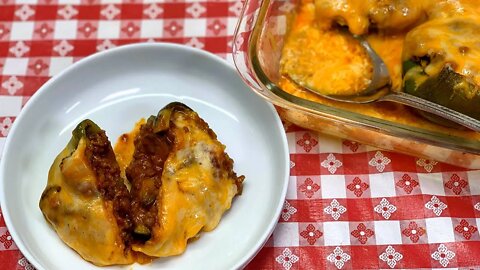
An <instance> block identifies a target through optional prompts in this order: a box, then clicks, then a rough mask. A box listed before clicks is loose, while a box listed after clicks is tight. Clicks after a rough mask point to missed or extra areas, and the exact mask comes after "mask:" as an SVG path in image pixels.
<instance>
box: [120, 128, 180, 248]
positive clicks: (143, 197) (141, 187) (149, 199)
mask: <svg viewBox="0 0 480 270" xmlns="http://www.w3.org/2000/svg"><path fill="white" fill-rule="evenodd" d="M172 142H173V139H172V136H171V135H170V133H169V132H168V131H165V132H159V133H154V132H153V121H148V122H147V123H146V124H144V125H143V126H142V127H141V128H140V132H139V134H138V135H137V137H136V138H135V142H134V144H135V152H134V154H133V159H132V162H131V163H130V164H129V165H128V167H127V169H126V171H125V173H126V176H127V179H128V180H129V181H130V183H131V185H132V186H131V189H130V196H131V201H130V213H131V217H132V222H133V237H134V238H135V239H136V240H138V241H146V240H148V239H150V237H151V233H152V228H153V226H154V225H155V222H156V221H157V211H158V210H157V209H158V208H159V205H158V204H159V203H160V202H159V201H160V200H159V199H158V197H157V196H160V193H159V189H160V187H161V185H162V180H161V179H162V172H163V166H164V163H165V161H166V159H167V157H168V154H169V153H170V151H171V148H172V144H173V143H172Z"/></svg>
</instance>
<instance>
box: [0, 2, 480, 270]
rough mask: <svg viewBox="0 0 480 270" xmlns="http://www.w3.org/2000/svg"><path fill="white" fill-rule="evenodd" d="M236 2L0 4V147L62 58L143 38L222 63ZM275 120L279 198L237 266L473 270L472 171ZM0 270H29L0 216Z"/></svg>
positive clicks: (479, 181)
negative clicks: (281, 167)
mask: <svg viewBox="0 0 480 270" xmlns="http://www.w3.org/2000/svg"><path fill="white" fill-rule="evenodd" d="M241 8H242V2H241V1H240V0H232V1H228V0H227V1H217V0H207V1H191V0H186V1H183V0H179V1H169V0H144V1H139V0H132V1H121V0H0V153H1V151H2V149H3V145H4V143H5V138H6V136H7V135H8V131H9V128H10V126H11V125H12V123H13V122H14V121H15V117H16V116H17V115H18V113H19V112H20V110H21V108H22V106H23V105H24V104H25V103H26V102H27V100H28V98H29V97H30V96H31V95H32V94H33V93H34V92H35V91H36V90H37V89H38V88H39V87H40V86H41V85H42V84H43V83H45V82H46V81H47V80H48V79H49V78H50V77H51V76H53V75H55V74H57V73H58V72H59V71H61V70H62V69H64V68H65V67H67V66H69V65H71V64H72V63H73V62H75V61H77V60H78V59H80V58H82V57H85V56H87V55H90V54H92V53H94V52H97V51H101V50H106V49H108V48H112V47H115V46H119V45H122V44H127V43H134V42H155V41H166V42H176V43H183V44H188V45H190V46H194V47H198V48H202V49H205V50H207V51H210V52H213V53H215V54H218V55H220V56H222V57H224V58H226V59H227V60H228V61H231V54H230V52H231V49H232V48H231V45H232V42H231V40H232V34H233V31H234V27H235V23H236V20H237V17H238V16H239V13H240V11H241ZM285 126H286V130H287V137H288V142H289V148H290V152H291V155H290V157H291V161H290V166H291V177H290V183H289V188H288V193H287V200H286V202H285V204H284V210H283V212H282V215H281V218H280V220H279V223H278V226H277V228H276V230H275V232H274V233H273V236H272V237H271V238H270V239H269V241H268V242H267V244H266V246H265V247H264V248H263V249H262V250H261V251H260V252H259V253H258V255H257V256H256V257H255V259H254V260H253V261H252V262H251V263H250V264H249V265H248V266H247V269H287V270H289V269H323V268H330V269H352V268H353V269H367V268H370V269H372V268H374V269H377V268H387V269H390V268H446V267H447V268H480V234H479V230H478V227H479V226H480V171H472V170H466V169H462V168H460V167H454V166H451V165H446V164H442V163H437V162H435V161H432V160H424V159H418V158H415V157H410V156H406V155H402V154H398V153H392V152H387V151H381V150H378V149H376V148H373V147H369V146H365V145H360V144H358V143H355V142H351V141H347V140H340V139H336V138H331V137H327V136H324V135H321V134H317V133H315V132H312V131H306V130H303V129H300V128H298V127H295V126H291V125H288V124H286V125H285ZM459 165H461V164H459ZM0 269H6V270H10V269H33V267H32V266H31V265H30V264H29V262H28V261H27V260H26V259H25V258H24V257H23V256H22V254H21V253H20V252H19V251H18V250H17V247H16V245H15V243H14V242H13V241H12V239H11V236H10V235H9V232H8V229H7V228H6V227H5V223H4V221H3V218H2V217H1V212H0Z"/></svg>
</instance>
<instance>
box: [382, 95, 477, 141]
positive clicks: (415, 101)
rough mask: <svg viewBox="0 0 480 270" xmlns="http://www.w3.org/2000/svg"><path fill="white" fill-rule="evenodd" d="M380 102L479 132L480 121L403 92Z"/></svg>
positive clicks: (385, 97)
mask: <svg viewBox="0 0 480 270" xmlns="http://www.w3.org/2000/svg"><path fill="white" fill-rule="evenodd" d="M380 100H381V101H393V102H398V103H402V104H404V105H407V106H410V107H413V108H416V109H419V110H422V111H425V112H428V113H431V114H435V115H438V116H440V117H443V118H445V119H448V120H450V121H452V122H455V123H457V124H460V125H462V126H464V127H467V128H469V129H471V130H474V131H477V132H480V121H479V120H477V119H475V118H472V117H470V116H467V115H465V114H462V113H459V112H457V111H454V110H452V109H450V108H447V107H445V106H442V105H439V104H436V103H433V102H430V101H428V100H426V99H423V98H419V97H416V96H413V95H409V94H406V93H403V92H395V93H392V94H388V95H385V96H383V97H382V98H380Z"/></svg>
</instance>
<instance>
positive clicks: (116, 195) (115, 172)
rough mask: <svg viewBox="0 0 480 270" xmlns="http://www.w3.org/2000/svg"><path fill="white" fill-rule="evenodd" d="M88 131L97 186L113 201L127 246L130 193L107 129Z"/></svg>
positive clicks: (88, 150)
mask: <svg viewBox="0 0 480 270" xmlns="http://www.w3.org/2000/svg"><path fill="white" fill-rule="evenodd" d="M86 133H87V139H88V143H87V148H86V150H85V153H86V156H87V158H88V160H89V161H90V165H91V167H92V169H93V170H94V172H95V175H96V177H97V188H98V190H99V191H100V193H101V194H102V195H103V198H104V199H105V200H108V201H111V202H112V203H113V213H114V216H115V219H116V221H117V225H118V227H119V228H120V231H121V237H122V239H123V240H124V242H125V245H126V246H129V243H130V242H131V240H132V239H131V231H132V221H131V218H130V212H129V208H130V195H129V193H128V190H127V187H126V186H125V185H124V183H123V179H122V178H121V177H120V167H119V166H118V163H117V161H116V159H115V154H114V152H113V149H112V147H111V145H110V142H109V141H108V138H107V136H106V134H105V131H103V130H102V131H100V132H98V133H91V132H88V127H87V130H86Z"/></svg>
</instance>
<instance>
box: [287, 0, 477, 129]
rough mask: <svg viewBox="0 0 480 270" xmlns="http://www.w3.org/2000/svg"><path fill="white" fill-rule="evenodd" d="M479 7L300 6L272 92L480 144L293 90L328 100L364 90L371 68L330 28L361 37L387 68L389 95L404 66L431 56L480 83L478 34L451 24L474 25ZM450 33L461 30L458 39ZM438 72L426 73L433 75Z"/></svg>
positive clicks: (390, 0)
mask: <svg viewBox="0 0 480 270" xmlns="http://www.w3.org/2000/svg"><path fill="white" fill-rule="evenodd" d="M477 6H478V7H477ZM477 6H475V1H471V0H441V1H434V0H426V1H413V0H412V1H410V0H382V1H378V0H367V1H354V0H333V1H331V0H303V1H301V2H300V4H299V6H298V7H297V9H296V10H295V11H294V14H293V16H291V18H292V21H291V22H290V24H289V31H288V33H287V36H286V37H285V43H284V47H283V50H282V57H281V60H280V64H281V65H280V73H281V74H282V75H283V76H282V77H281V78H280V80H279V82H278V84H279V86H280V87H281V88H282V89H283V90H285V91H287V92H289V93H291V94H293V95H295V96H298V97H301V98H305V99H308V100H312V101H315V102H318V103H321V104H326V105H329V106H334V107H338V108H342V109H345V110H348V111H352V112H356V113H360V114H364V115H368V116H372V117H376V118H381V119H385V120H388V121H392V122H395V123H400V124H406V125H409V126H414V127H421V128H425V129H429V130H434V131H441V132H443V133H446V134H451V135H456V136H462V137H469V138H472V137H475V138H480V135H479V134H478V133H475V132H473V131H464V130H458V129H456V130H455V129H451V128H446V127H442V126H439V125H437V124H433V123H431V122H429V121H427V120H424V119H423V118H421V117H419V116H418V115H417V114H415V113H413V112H412V111H411V110H409V109H408V108H406V107H404V106H403V105H400V104H393V103H373V104H348V103H342V102H335V101H332V100H327V99H325V98H322V97H321V96H319V95H316V94H314V93H311V92H309V91H306V90H305V89H303V88H302V87H301V86H298V85H296V84H295V83H293V82H292V79H293V80H294V81H296V82H298V83H299V84H300V85H304V86H309V87H310V88H313V89H316V90H318V91H319V92H321V93H322V94H327V95H331V94H339V95H352V94H356V93H359V91H361V90H363V89H365V87H366V85H368V83H369V82H370V77H371V74H372V73H371V70H372V68H371V62H370V61H369V60H368V56H367V55H366V54H365V52H364V51H363V49H362V48H361V46H360V45H359V44H358V41H356V40H355V39H353V38H348V37H346V36H345V34H343V33H342V32H341V31H338V30H336V28H335V27H332V25H333V24H341V25H345V26H348V28H349V31H350V32H352V33H354V34H363V35H365V37H366V39H367V40H368V42H369V43H370V45H371V46H372V48H373V49H374V50H375V51H376V52H377V54H378V55H379V56H380V57H381V58H382V60H383V61H384V62H385V64H386V65H387V67H388V70H389V73H390V77H391V81H392V89H394V90H395V91H400V89H401V88H402V86H403V82H402V63H403V61H405V60H406V59H409V58H410V57H417V56H418V57H421V56H424V55H429V54H434V55H440V56H441V57H440V58H438V59H441V60H442V61H439V62H442V63H443V64H445V62H447V63H448V62H455V63H456V64H455V65H453V67H454V70H455V71H456V72H458V73H460V74H462V75H466V76H469V77H470V78H472V79H474V80H475V81H476V82H477V83H478V82H479V80H478V76H479V74H480V70H478V67H480V65H479V63H480V50H479V49H478V46H480V42H478V37H479V36H480V35H479V34H478V33H477V32H478V31H479V29H480V27H459V26H458V23H454V22H455V20H456V19H455V18H461V21H462V23H463V24H471V25H473V24H476V25H480V17H478V15H477V14H480V13H479V10H480V5H477ZM452 16H453V17H452ZM455 27H458V28H462V29H458V31H457V30H456V29H455ZM372 29H374V30H373V31H372ZM452 29H453V31H452ZM475 39H476V41H475ZM458 41H460V42H463V43H465V44H468V45H467V47H468V49H466V50H465V48H460V47H461V46H457V47H455V46H456V44H458ZM467 54H468V55H467ZM439 65H440V64H439ZM439 65H437V66H432V67H431V69H432V73H433V72H434V69H435V71H437V70H438V67H439ZM338 74H342V75H344V76H339V75H338ZM292 75H293V76H292ZM339 78H341V81H340V82H339V81H338V79H339Z"/></svg>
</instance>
